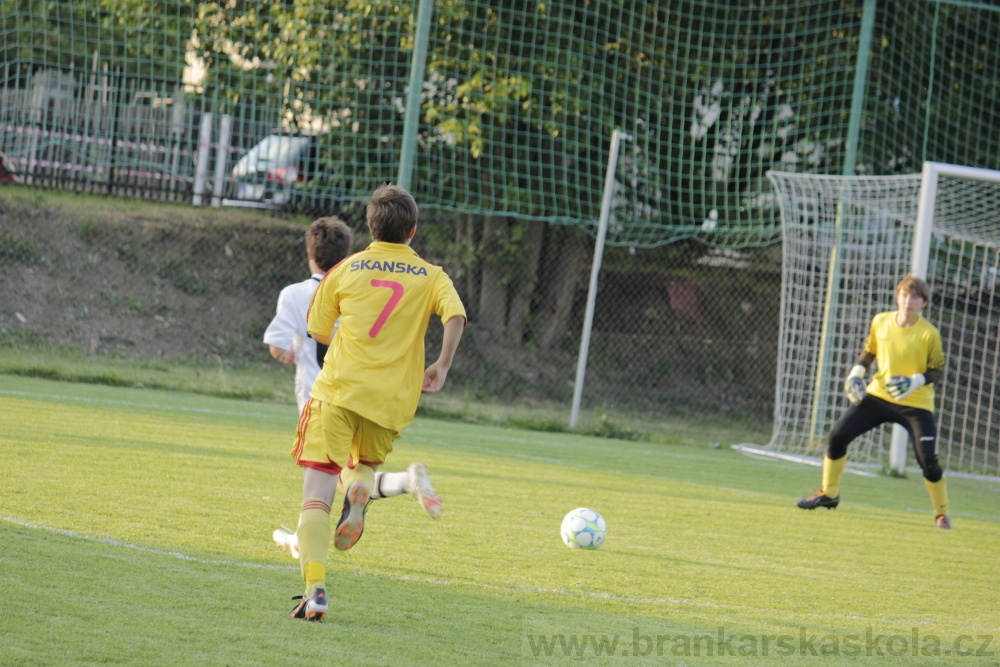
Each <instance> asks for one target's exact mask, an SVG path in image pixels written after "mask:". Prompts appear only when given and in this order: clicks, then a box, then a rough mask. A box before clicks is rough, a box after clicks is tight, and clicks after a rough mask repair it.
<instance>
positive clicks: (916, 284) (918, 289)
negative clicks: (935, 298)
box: [896, 273, 931, 303]
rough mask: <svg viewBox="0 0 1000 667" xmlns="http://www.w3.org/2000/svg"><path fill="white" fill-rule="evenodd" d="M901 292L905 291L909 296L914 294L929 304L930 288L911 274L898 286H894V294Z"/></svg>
mask: <svg viewBox="0 0 1000 667" xmlns="http://www.w3.org/2000/svg"><path fill="white" fill-rule="evenodd" d="M903 290H906V291H907V292H909V293H910V294H916V295H917V296H919V297H920V298H921V299H923V300H924V302H925V303H930V302H931V288H930V287H928V286H927V282H926V281H924V280H922V279H920V278H917V277H916V276H915V275H913V274H912V273H907V274H906V275H905V276H904V277H903V279H902V280H900V281H899V284H898V285H896V294H899V293H900V292H902V291H903Z"/></svg>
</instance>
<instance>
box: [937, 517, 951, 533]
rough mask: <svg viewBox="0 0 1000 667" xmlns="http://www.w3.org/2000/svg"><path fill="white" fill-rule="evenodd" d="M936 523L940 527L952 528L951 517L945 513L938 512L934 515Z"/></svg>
mask: <svg viewBox="0 0 1000 667" xmlns="http://www.w3.org/2000/svg"><path fill="white" fill-rule="evenodd" d="M934 525H936V526H937V527H938V528H943V529H945V530H951V519H949V518H948V516H947V515H945V514H938V515H937V516H936V517H934Z"/></svg>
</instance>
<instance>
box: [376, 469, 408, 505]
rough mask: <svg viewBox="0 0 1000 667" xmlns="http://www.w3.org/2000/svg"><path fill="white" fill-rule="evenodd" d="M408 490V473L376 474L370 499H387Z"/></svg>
mask: <svg viewBox="0 0 1000 667" xmlns="http://www.w3.org/2000/svg"><path fill="white" fill-rule="evenodd" d="M409 488H410V473H408V472H377V473H375V488H374V489H372V498H373V499H374V498H388V497H390V496H398V495H400V494H403V493H406V492H407V491H408V490H409Z"/></svg>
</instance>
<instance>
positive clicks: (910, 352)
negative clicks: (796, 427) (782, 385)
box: [797, 275, 951, 530]
mask: <svg viewBox="0 0 1000 667" xmlns="http://www.w3.org/2000/svg"><path fill="white" fill-rule="evenodd" d="M929 301H930V289H929V288H928V287H927V283H926V282H924V281H923V280H921V279H920V278H917V277H915V276H912V275H907V276H906V277H905V278H903V280H902V281H900V283H899V284H898V285H896V306H897V310H895V311H889V312H885V313H879V314H878V315H876V316H875V317H874V318H872V323H871V328H870V331H869V334H868V339H867V340H866V341H865V348H864V351H862V352H861V356H860V357H858V362H857V364H856V365H855V366H854V368H852V369H851V372H850V373H849V374H848V376H847V381H846V382H845V383H844V393H846V394H847V400H848V401H850V403H851V407H850V408H848V409H847V412H845V413H844V414H843V416H841V418H840V420H839V421H837V423H836V424H834V426H833V429H832V430H831V431H830V437H829V441H828V444H827V450H826V456H824V457H823V488H822V489H821V490H820V491H819V492H818V493H817V494H816V495H814V496H813V497H811V498H802V499H800V500H799V501H798V503H797V504H798V506H799V507H801V508H802V509H806V510H811V509H816V508H817V507H826V508H828V509H833V508H835V507H837V505H839V504H840V478H841V476H842V475H843V473H844V467H845V465H846V464H847V445H849V444H850V443H851V441H852V440H854V439H855V438H857V437H858V436H859V435H861V434H862V433H865V432H867V431H870V430H871V429H873V428H875V427H876V426H879V425H880V424H885V423H893V424H899V425H901V426H903V427H904V428H905V429H906V430H907V432H908V433H909V434H910V440H911V441H912V442H913V451H914V453H915V454H916V457H917V462H918V463H919V464H920V468H921V469H922V470H923V473H924V484H925V485H926V486H927V491H928V493H930V496H931V504H932V505H933V506H934V519H935V523H936V525H937V527H938V528H944V529H948V530H950V529H951V521H950V520H949V519H948V487H947V486H946V484H945V478H944V471H943V470H942V469H941V466H940V464H939V463H938V458H937V425H936V423H935V421H934V412H933V410H934V389H933V387H932V386H931V385H932V383H934V382H938V381H939V380H940V379H941V377H942V375H943V373H944V353H943V352H942V350H941V334H940V333H939V332H938V330H937V328H936V327H935V326H934V325H933V324H931V323H930V322H928V321H927V320H925V319H924V318H922V317H921V316H920V311H921V309H923V307H924V306H926V305H927V303H928V302H929ZM872 361H875V362H877V366H878V369H877V371H876V373H875V375H874V377H873V378H872V381H871V382H869V383H868V386H867V387H866V386H865V383H864V376H865V373H866V372H867V370H868V367H869V366H871V363H872Z"/></svg>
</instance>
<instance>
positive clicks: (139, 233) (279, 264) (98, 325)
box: [0, 188, 308, 358]
mask: <svg viewBox="0 0 1000 667" xmlns="http://www.w3.org/2000/svg"><path fill="white" fill-rule="evenodd" d="M304 229H305V228H304V226H303V224H302V223H301V222H300V221H294V222H292V221H286V220H281V219H275V218H270V217H268V216H266V215H260V214H257V213H256V212H250V211H236V210H212V209H194V208H191V207H182V206H172V205H165V204H155V205H154V204H146V203H138V202H126V201H121V200H109V199H101V198H97V197H87V196H75V195H71V194H66V193H39V192H37V191H35V192H34V193H31V192H30V191H29V192H27V193H26V192H25V191H24V189H23V188H16V189H15V188H11V189H10V190H7V191H5V190H3V189H0V340H2V339H4V338H6V339H8V340H23V341H36V342H41V341H44V342H51V343H60V344H72V345H75V346H79V347H81V348H83V349H84V350H87V351H89V352H91V353H118V354H122V355H127V356H137V357H157V356H188V355H194V356H213V355H221V356H225V357H237V358H240V357H242V358H248V357H260V356H262V355H263V354H264V352H265V351H264V346H263V344H262V343H261V335H262V334H263V330H264V327H265V326H266V325H267V323H268V322H269V321H270V319H271V317H272V316H273V314H274V308H275V302H276V299H277V295H278V292H279V291H280V290H281V288H282V287H284V286H285V285H287V284H289V283H292V282H295V281H298V280H302V279H303V278H305V277H307V276H308V266H307V264H306V260H305V244H304V241H303V232H304Z"/></svg>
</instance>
